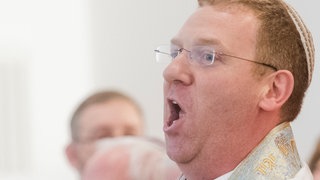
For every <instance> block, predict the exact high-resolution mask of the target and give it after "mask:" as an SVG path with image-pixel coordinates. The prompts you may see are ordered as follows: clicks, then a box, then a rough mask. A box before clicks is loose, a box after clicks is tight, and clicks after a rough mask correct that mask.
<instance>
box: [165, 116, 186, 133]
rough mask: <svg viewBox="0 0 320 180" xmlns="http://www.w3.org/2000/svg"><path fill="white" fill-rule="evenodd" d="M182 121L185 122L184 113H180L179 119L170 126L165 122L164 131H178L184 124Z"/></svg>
mask: <svg viewBox="0 0 320 180" xmlns="http://www.w3.org/2000/svg"><path fill="white" fill-rule="evenodd" d="M182 123H183V115H182V114H180V115H179V119H177V120H175V121H173V122H172V124H171V125H170V126H169V125H168V124H165V125H164V127H163V131H164V132H165V133H170V132H176V131H178V129H179V128H180V127H181V126H182Z"/></svg>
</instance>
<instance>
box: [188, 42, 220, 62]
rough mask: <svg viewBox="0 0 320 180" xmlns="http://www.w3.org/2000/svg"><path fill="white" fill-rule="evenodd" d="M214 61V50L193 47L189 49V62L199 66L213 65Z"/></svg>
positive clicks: (205, 47)
mask: <svg viewBox="0 0 320 180" xmlns="http://www.w3.org/2000/svg"><path fill="white" fill-rule="evenodd" d="M214 59H215V53H214V49H213V48H211V47H207V46H195V47H193V48H192V49H191V53H190V60H191V62H192V63H195V64H199V65H201V66H207V65H211V64H213V62H214Z"/></svg>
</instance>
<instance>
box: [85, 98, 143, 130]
mask: <svg viewBox="0 0 320 180" xmlns="http://www.w3.org/2000/svg"><path fill="white" fill-rule="evenodd" d="M141 118H142V117H141V115H140V112H139V111H138V110H137V109H136V108H135V106H134V105H133V104H132V103H130V102H128V101H127V100H123V99H114V100H110V101H107V102H103V103H96V104H92V105H90V106H88V107H87V108H85V109H84V110H83V111H82V112H81V113H80V116H79V120H80V122H81V124H86V125H87V126H90V125H91V124H92V125H94V124H102V123H103V124H110V125H121V124H126V125H129V124H135V123H138V122H139V123H140V120H141Z"/></svg>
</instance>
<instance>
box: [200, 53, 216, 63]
mask: <svg viewBox="0 0 320 180" xmlns="http://www.w3.org/2000/svg"><path fill="white" fill-rule="evenodd" d="M202 59H203V61H206V62H210V64H211V63H212V62H213V61H214V54H213V53H205V54H203V57H202Z"/></svg>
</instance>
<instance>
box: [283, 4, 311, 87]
mask: <svg viewBox="0 0 320 180" xmlns="http://www.w3.org/2000/svg"><path fill="white" fill-rule="evenodd" d="M283 2H284V1H283ZM283 4H284V6H285V8H286V10H287V12H288V13H289V15H290V17H291V19H292V21H293V22H294V24H295V26H296V28H297V30H298V32H299V34H300V39H301V42H302V44H303V48H304V51H305V53H306V60H307V65H308V86H309V85H310V83H311V79H312V73H313V68H314V45H313V40H312V36H311V33H310V31H309V30H308V29H307V27H306V25H305V24H304V23H303V21H302V19H301V17H300V16H299V14H298V13H297V11H296V10H294V9H293V8H292V7H291V6H290V5H289V4H287V3H286V2H284V3H283Z"/></svg>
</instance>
